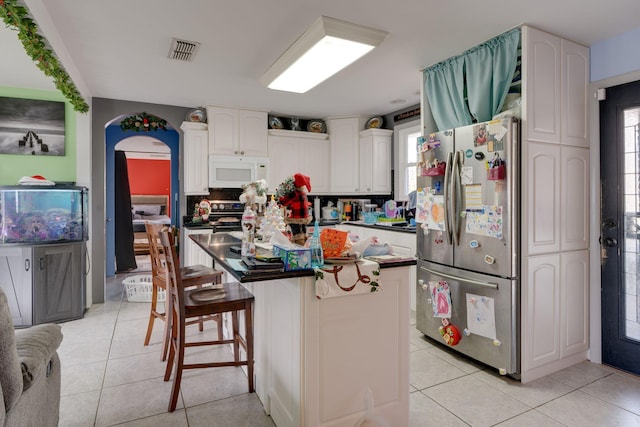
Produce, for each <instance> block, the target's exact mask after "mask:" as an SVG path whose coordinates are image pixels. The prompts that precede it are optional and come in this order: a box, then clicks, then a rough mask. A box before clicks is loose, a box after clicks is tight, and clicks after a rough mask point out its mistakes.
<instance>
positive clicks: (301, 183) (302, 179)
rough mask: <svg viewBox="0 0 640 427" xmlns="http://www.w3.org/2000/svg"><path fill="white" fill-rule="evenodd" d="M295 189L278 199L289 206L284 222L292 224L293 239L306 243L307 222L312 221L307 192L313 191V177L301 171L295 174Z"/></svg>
mask: <svg viewBox="0 0 640 427" xmlns="http://www.w3.org/2000/svg"><path fill="white" fill-rule="evenodd" d="M293 184H294V186H295V189H294V190H293V191H292V192H290V193H288V194H285V195H284V196H281V197H280V199H279V200H278V201H279V202H280V204H281V205H283V206H285V207H286V208H287V217H286V218H285V219H284V222H285V223H287V224H289V225H290V226H291V231H292V232H293V237H292V241H293V242H294V243H297V244H299V245H304V243H305V242H306V240H307V224H309V223H310V222H311V219H312V218H311V215H310V214H309V205H310V203H309V200H308V199H307V193H308V192H309V191H311V179H310V178H309V177H308V176H306V175H303V174H301V173H296V174H295V175H293Z"/></svg>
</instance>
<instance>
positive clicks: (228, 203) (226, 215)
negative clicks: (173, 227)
mask: <svg viewBox="0 0 640 427" xmlns="http://www.w3.org/2000/svg"><path fill="white" fill-rule="evenodd" d="M209 204H210V205H211V211H210V212H209V221H208V222H204V223H194V222H193V217H191V216H185V217H184V218H183V225H184V226H185V227H189V228H212V229H213V232H214V233H215V232H216V231H241V230H242V225H241V221H242V212H244V204H243V203H240V201H239V200H209Z"/></svg>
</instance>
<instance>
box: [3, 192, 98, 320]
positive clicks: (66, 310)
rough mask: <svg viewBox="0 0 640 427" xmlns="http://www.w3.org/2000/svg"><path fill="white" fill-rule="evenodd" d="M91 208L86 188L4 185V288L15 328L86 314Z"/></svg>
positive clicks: (74, 317)
mask: <svg viewBox="0 0 640 427" xmlns="http://www.w3.org/2000/svg"><path fill="white" fill-rule="evenodd" d="M87 204H88V193H87V189H86V188H84V187H73V186H52V187H42V186H11V187H0V288H2V290H3V291H4V292H5V294H6V295H7V298H8V299H9V308H10V310H11V314H12V317H13V322H14V325H15V326H30V325H36V324H40V323H47V322H58V321H65V320H72V319H79V318H81V317H82V316H83V313H84V305H85V296H84V295H85V283H86V273H87V272H86V265H87V264H86V256H87V253H86V245H85V242H86V240H87V236H88V227H87Z"/></svg>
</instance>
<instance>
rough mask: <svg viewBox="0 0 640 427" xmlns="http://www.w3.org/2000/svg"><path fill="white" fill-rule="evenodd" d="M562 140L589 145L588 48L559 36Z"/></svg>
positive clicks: (584, 145) (575, 144) (577, 144)
mask: <svg viewBox="0 0 640 427" xmlns="http://www.w3.org/2000/svg"><path fill="white" fill-rule="evenodd" d="M561 46H562V49H561V52H562V133H561V135H562V141H561V142H562V144H565V145H574V146H577V147H585V148H588V147H589V138H588V126H587V123H588V114H589V112H588V108H589V100H588V99H587V96H588V93H589V92H588V89H589V48H587V47H585V46H582V45H579V44H577V43H574V42H571V41H569V40H564V39H563V40H562V44H561Z"/></svg>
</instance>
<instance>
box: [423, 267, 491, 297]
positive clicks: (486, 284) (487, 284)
mask: <svg viewBox="0 0 640 427" xmlns="http://www.w3.org/2000/svg"><path fill="white" fill-rule="evenodd" d="M420 270H424V271H426V272H427V273H431V274H434V275H436V276H440V277H445V278H447V279H452V280H455V281H458V282H465V283H471V284H472V285H477V286H482V287H484V288H489V289H493V290H496V291H497V290H498V284H497V283H493V282H483V281H480V280H473V279H467V278H464V277H460V276H453V275H451V274H446V273H443V272H441V271H435V270H431V269H430V268H426V267H420Z"/></svg>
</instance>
